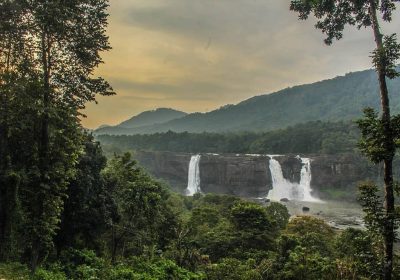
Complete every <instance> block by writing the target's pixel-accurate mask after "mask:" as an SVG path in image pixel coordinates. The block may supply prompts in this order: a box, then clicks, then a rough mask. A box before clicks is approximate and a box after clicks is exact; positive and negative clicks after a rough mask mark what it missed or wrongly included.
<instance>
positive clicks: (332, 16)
mask: <svg viewBox="0 0 400 280" xmlns="http://www.w3.org/2000/svg"><path fill="white" fill-rule="evenodd" d="M397 2H399V1H398V0H349V1H342V0H292V1H291V5H290V9H291V10H293V11H296V12H298V13H299V18H300V19H302V20H305V19H307V18H308V17H309V15H310V14H313V15H314V16H315V17H316V18H317V20H318V21H317V24H316V25H315V26H316V28H318V29H321V31H322V32H323V33H325V34H326V35H327V37H326V39H325V43H326V44H328V45H330V44H332V42H333V40H335V39H337V40H339V39H341V38H342V36H343V30H344V28H345V27H346V25H355V26H357V27H358V28H359V29H360V28H362V27H368V28H371V31H372V33H373V37H374V40H375V43H376V49H375V50H374V52H373V55H372V57H373V64H374V66H375V69H376V72H377V74H378V80H379V86H380V87H379V88H380V99H381V111H382V112H381V116H380V118H378V117H377V116H376V115H375V114H374V112H373V110H372V109H368V110H366V112H365V114H366V118H365V119H364V120H363V121H361V122H360V128H361V132H362V140H361V145H360V146H361V150H362V151H363V152H364V154H365V155H366V156H368V157H369V158H370V159H371V160H372V161H373V162H375V163H378V162H383V165H384V189H385V223H384V224H383V237H384V243H385V260H384V268H383V277H384V279H387V280H388V279H392V270H393V243H394V239H395V231H394V229H395V201H394V192H393V187H394V183H393V166H392V165H393V158H394V155H395V151H396V142H397V140H398V138H399V135H398V131H399V130H398V128H397V126H398V124H397V123H398V121H397V119H398V118H396V117H395V118H392V117H391V114H390V103H389V92H388V87H387V81H386V79H387V78H389V79H393V78H395V77H397V76H398V73H397V72H396V69H395V63H396V60H397V59H399V58H400V46H399V44H398V43H397V42H396V35H395V34H393V35H390V36H384V35H383V33H382V31H381V28H380V19H381V20H383V21H386V22H390V21H391V20H392V14H393V11H394V10H395V9H396V4H397Z"/></svg>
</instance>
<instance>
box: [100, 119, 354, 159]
mask: <svg viewBox="0 0 400 280" xmlns="http://www.w3.org/2000/svg"><path fill="white" fill-rule="evenodd" d="M358 137H359V132H358V130H357V128H356V127H355V125H353V124H352V123H348V122H337V123H335V122H320V121H317V122H308V123H304V124H297V125H295V126H292V127H288V128H286V129H280V130H275V131H270V132H265V133H252V132H242V133H224V134H218V133H205V132H204V133H196V134H194V133H187V132H183V133H175V132H171V131H169V132H166V133H156V134H152V135H131V136H123V135H122V136H110V135H98V136H97V139H98V140H99V141H100V142H101V143H102V145H103V147H104V149H105V152H106V153H108V154H109V155H112V154H114V153H117V154H120V153H121V150H154V151H172V152H190V153H196V152H202V153H207V152H208V153H252V154H256V153H260V154H266V153H270V154H276V153H278V154H279V153H328V154H336V153H344V152H353V151H354V150H355V148H356V144H357V139H358ZM117 147H118V148H117Z"/></svg>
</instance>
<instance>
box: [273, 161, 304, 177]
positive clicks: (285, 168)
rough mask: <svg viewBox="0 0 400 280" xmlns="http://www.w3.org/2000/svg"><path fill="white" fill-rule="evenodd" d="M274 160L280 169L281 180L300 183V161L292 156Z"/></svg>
mask: <svg viewBox="0 0 400 280" xmlns="http://www.w3.org/2000/svg"><path fill="white" fill-rule="evenodd" d="M274 158H275V159H276V160H277V161H279V163H280V165H281V167H282V175H283V178H285V179H286V180H289V181H290V182H293V183H300V172H301V168H302V163H301V159H299V158H297V157H294V156H276V157H274Z"/></svg>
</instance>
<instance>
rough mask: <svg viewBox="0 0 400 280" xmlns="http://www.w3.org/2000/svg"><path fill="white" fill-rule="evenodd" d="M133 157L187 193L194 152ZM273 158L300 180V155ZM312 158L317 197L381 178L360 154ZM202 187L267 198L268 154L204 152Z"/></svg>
mask: <svg viewBox="0 0 400 280" xmlns="http://www.w3.org/2000/svg"><path fill="white" fill-rule="evenodd" d="M134 157H135V158H136V159H137V160H138V162H139V163H140V165H142V166H143V167H145V169H147V170H148V171H149V172H150V173H151V174H152V175H153V176H154V177H156V178H158V179H162V180H164V181H166V182H167V183H169V185H170V186H171V188H172V189H173V190H174V191H177V192H181V193H184V191H185V189H186V187H187V182H188V181H187V180H188V178H187V177H188V167H189V162H190V158H191V154H185V153H170V152H136V153H135V155H134ZM274 158H275V159H276V160H277V161H279V163H280V165H281V168H282V173H283V176H284V178H285V179H287V180H289V181H291V182H296V183H299V182H300V173H301V168H302V163H301V160H300V159H299V158H297V157H296V156H295V155H290V156H276V157H274ZM310 158H311V188H312V189H313V194H316V195H317V196H319V195H320V194H322V193H324V190H327V189H342V190H349V191H350V190H351V191H355V190H356V186H357V183H358V182H360V181H364V180H373V181H376V180H379V178H378V176H379V168H377V167H376V166H374V165H372V164H370V163H368V161H367V160H365V159H364V158H362V157H361V156H357V155H354V154H346V155H315V156H310ZM200 186H201V190H202V191H203V192H204V193H220V194H231V195H238V196H244V197H265V196H266V195H267V194H268V191H269V190H270V189H272V178H271V173H270V170H269V157H268V156H266V155H265V156H264V155H263V156H254V155H211V154H202V155H201V159H200ZM321 198H327V197H321Z"/></svg>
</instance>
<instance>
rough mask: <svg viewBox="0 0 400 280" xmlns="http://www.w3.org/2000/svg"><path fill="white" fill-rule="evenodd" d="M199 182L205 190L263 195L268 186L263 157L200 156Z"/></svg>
mask: <svg viewBox="0 0 400 280" xmlns="http://www.w3.org/2000/svg"><path fill="white" fill-rule="evenodd" d="M200 181H201V189H202V191H203V192H205V193H207V192H212V193H222V194H231V195H238V196H245V197H265V196H266V195H267V194H268V191H269V190H270V189H272V180H271V174H270V172H269V169H268V157H266V156H236V155H218V156H215V155H203V156H202V157H201V160H200Z"/></svg>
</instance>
